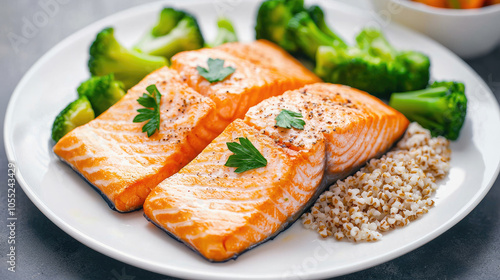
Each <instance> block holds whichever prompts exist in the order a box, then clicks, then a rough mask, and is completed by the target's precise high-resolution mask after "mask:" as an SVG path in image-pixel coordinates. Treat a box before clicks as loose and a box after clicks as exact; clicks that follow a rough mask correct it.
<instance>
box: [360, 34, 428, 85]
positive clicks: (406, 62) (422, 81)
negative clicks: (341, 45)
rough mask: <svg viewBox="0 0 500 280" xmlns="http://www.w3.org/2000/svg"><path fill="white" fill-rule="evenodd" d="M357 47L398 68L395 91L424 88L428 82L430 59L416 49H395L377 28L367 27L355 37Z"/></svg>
mask: <svg viewBox="0 0 500 280" xmlns="http://www.w3.org/2000/svg"><path fill="white" fill-rule="evenodd" d="M356 42H357V43H358V47H359V48H361V49H362V50H365V51H366V52H368V53H369V54H370V55H372V56H375V57H380V58H382V59H383V60H384V61H387V62H388V63H392V64H394V66H393V67H394V68H396V69H399V70H398V71H397V72H395V73H396V74H398V75H399V77H398V86H397V91H412V90H418V89H423V88H425V87H426V86H427V85H428V83H429V77H430V60H429V58H428V57H427V56H426V55H424V54H422V53H419V52H416V51H402V52H400V51H397V50H396V49H395V48H394V47H393V46H392V45H391V44H389V42H388V41H387V39H386V38H385V37H384V35H383V34H382V32H381V31H380V30H378V29H372V28H367V29H364V30H362V31H361V33H359V35H358V36H357V37H356Z"/></svg>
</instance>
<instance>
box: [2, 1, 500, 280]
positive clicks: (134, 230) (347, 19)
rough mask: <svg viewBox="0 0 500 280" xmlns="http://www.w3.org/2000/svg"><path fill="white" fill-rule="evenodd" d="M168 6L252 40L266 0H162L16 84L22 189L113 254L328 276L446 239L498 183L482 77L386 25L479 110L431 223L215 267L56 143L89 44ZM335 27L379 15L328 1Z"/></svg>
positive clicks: (276, 248)
mask: <svg viewBox="0 0 500 280" xmlns="http://www.w3.org/2000/svg"><path fill="white" fill-rule="evenodd" d="M165 4H171V5H174V6H177V7H182V8H185V9H187V10H189V11H191V12H193V13H194V14H195V15H196V16H197V17H198V19H199V21H200V23H201V26H202V28H203V29H204V32H205V35H206V37H207V38H213V35H214V32H215V20H216V17H217V15H218V14H219V13H222V12H224V13H225V14H226V15H228V16H229V17H230V18H231V19H232V20H233V21H234V22H235V24H236V28H237V30H238V33H239V35H240V37H241V38H242V39H243V40H244V41H250V40H252V38H253V36H254V32H253V26H254V18H255V13H256V9H257V7H258V3H257V2H255V1H250V2H248V1H237V0H236V1H235V0H231V1H218V2H206V1H205V2H194V1H186V2H183V3H179V1H178V2H176V3H154V4H150V5H144V6H140V7H136V8H133V9H130V10H127V11H124V12H120V13H118V14H116V15H113V16H110V17H108V18H106V19H104V20H101V21H99V22H96V23H94V24H92V25H90V26H88V27H87V28H84V29H83V30H81V31H79V32H77V33H75V34H74V35H72V36H70V37H69V38H67V39H66V40H64V41H63V42H61V43H60V44H58V45H57V46H56V47H54V48H53V49H52V50H51V51H49V52H48V53H47V54H45V55H44V56H43V57H42V58H41V59H40V60H39V61H38V62H37V63H36V64H35V65H34V66H33V67H32V68H31V69H30V70H29V71H28V73H26V75H25V76H24V78H23V79H22V80H21V82H20V83H19V85H18V87H17V88H16V90H15V92H14V94H13V96H12V98H11V100H10V103H9V107H8V110H7V115H6V118H5V132H4V136H5V145H6V150H7V155H8V158H9V160H11V161H13V162H15V163H16V165H17V168H18V170H17V177H18V180H19V183H20V185H21V186H22V188H23V189H24V191H25V192H26V194H27V195H28V196H29V198H30V199H31V200H32V201H33V203H35V205H36V206H37V207H38V208H39V209H40V210H41V211H42V212H43V213H44V214H45V215H46V216H47V217H48V218H49V219H51V220H52V221H53V222H54V223H55V224H56V225H57V226H59V227H60V228H61V229H63V230H64V231H65V232H67V233H68V234H70V235H71V236H73V237H74V238H76V239H77V240H79V241H80V242H82V243H84V244H85V245H87V246H89V247H91V248H93V249H95V250H97V251H99V252H101V253H104V254H106V255H108V256H110V257H112V258H115V259H118V260H120V261H123V262H126V263H129V264H131V265H135V266H138V267H141V268H144V269H147V270H151V271H154V272H158V273H163V274H168V275H172V276H178V277H187V278H206V279H256V278H261V279H268V278H273V279H276V278H285V277H292V278H293V277H295V278H301V279H302V278H320V277H321V278H323V277H331V276H337V275H341V274H346V273H350V272H354V271H358V270H361V269H364V268H368V267H370V266H374V265H377V264H379V263H382V262H385V261H388V260H390V259H393V258H396V257H398V256H400V255H402V254H405V253H407V252H409V251H411V250H413V249H415V248H417V247H419V246H421V245H423V244H425V243H427V242H429V241H430V240H432V239H433V238H435V237H437V236H438V235H440V234H441V233H443V232H444V231H446V230H447V229H449V228H450V227H451V226H453V225H454V224H456V223H457V222H458V221H460V220H461V219H462V218H463V217H464V216H465V215H467V214H468V213H469V212H470V211H471V210H472V209H473V208H474V207H475V206H476V205H477V204H478V203H479V201H481V199H482V198H483V197H484V195H485V194H486V193H487V191H488V190H489V188H490V187H491V185H492V184H493V182H494V180H495V178H496V176H497V174H498V168H499V159H500V149H499V148H498V143H500V130H499V129H498V128H499V127H500V114H499V109H498V105H497V102H496V101H495V99H494V97H493V95H492V93H491V92H490V90H489V89H488V87H487V86H486V85H485V84H484V82H483V81H482V80H481V79H480V78H479V77H478V75H477V74H476V73H474V71H472V70H471V69H470V68H469V67H468V66H467V65H466V64H465V63H464V62H462V61H461V60H460V59H459V58H457V57H456V56H455V55H453V54H452V53H451V52H450V51H448V50H446V49H445V48H443V47H442V46H440V45H438V44H437V43H435V42H433V41H431V40H429V39H428V38H426V37H423V36H421V35H418V34H416V33H413V32H410V31H409V30H407V29H404V28H401V27H398V26H394V25H388V26H386V28H385V31H386V34H387V36H388V37H389V40H390V41H391V42H393V43H394V45H396V46H397V47H398V48H401V49H417V50H420V51H423V52H425V53H427V54H429V55H430V56H431V58H432V63H433V66H432V73H433V76H434V78H436V79H454V80H459V81H464V82H465V84H466V86H467V96H468V97H469V102H470V103H469V108H470V109H469V113H468V115H467V121H466V123H465V127H464V128H463V130H462V135H461V137H460V140H459V141H457V142H454V143H452V150H453V155H452V161H451V166H452V168H451V171H450V173H449V176H448V178H447V179H446V180H445V181H444V182H442V183H441V186H440V188H439V190H438V192H437V194H436V206H435V207H434V208H433V209H432V210H431V211H430V212H429V213H428V214H427V215H425V216H424V217H423V218H422V219H420V220H418V221H416V222H414V223H411V224H410V225H409V226H407V227H405V228H403V229H399V230H395V231H392V232H390V233H388V234H386V235H385V236H384V238H383V240H382V241H380V242H374V243H359V244H354V243H349V242H337V241H335V240H333V239H331V238H330V239H327V240H322V239H320V238H319V237H318V235H317V233H315V232H313V231H309V230H306V229H304V228H303V227H302V225H301V224H300V223H296V224H294V225H293V226H292V227H291V228H290V229H288V230H287V231H285V232H283V233H282V234H280V235H279V236H278V237H277V238H276V239H275V240H273V241H270V242H267V243H265V244H263V245H261V246H259V247H257V248H255V249H253V250H251V251H249V252H247V253H245V254H243V255H242V256H241V257H239V258H238V259H237V260H236V261H229V262H227V263H223V264H213V263H209V262H207V261H205V260H204V259H202V258H201V257H199V256H198V255H197V254H195V253H194V252H192V251H191V250H189V249H188V248H187V247H186V246H184V245H182V244H180V243H178V242H177V241H175V240H173V239H172V238H170V237H169V236H167V235H166V234H165V233H163V232H162V231H160V230H158V229H157V228H156V227H154V226H153V225H151V224H149V223H148V222H147V221H146V219H144V218H143V216H142V211H137V212H133V213H130V214H119V213H116V212H114V211H111V210H110V209H109V208H108V206H107V204H106V203H105V202H104V200H103V199H102V198H101V196H100V195H99V194H97V192H95V191H94V190H93V189H92V188H91V187H90V186H89V185H88V184H87V183H86V182H85V181H84V180H83V179H82V178H80V177H79V176H78V175H77V174H76V173H75V172H73V171H72V170H71V169H70V168H69V167H68V166H67V165H65V164H63V163H62V162H60V161H59V160H57V158H56V157H55V156H54V154H53V153H52V151H51V148H52V145H53V143H52V142H51V140H50V130H51V124H52V121H53V120H54V117H55V116H56V115H57V113H58V112H59V111H60V110H61V109H62V108H63V107H64V106H65V105H66V104H68V103H69V102H70V101H72V100H73V99H74V98H75V96H76V91H75V89H76V87H77V85H78V84H79V83H80V82H81V81H83V80H85V79H86V78H87V77H88V72H87V68H86V63H87V59H88V54H87V53H88V47H89V44H90V43H91V42H92V40H93V39H94V37H95V35H96V34H97V32H98V31H99V30H101V29H102V28H103V27H105V26H110V25H112V26H115V27H116V36H117V37H118V39H119V40H120V41H122V42H124V44H125V45H131V44H132V43H133V42H134V41H135V40H137V39H138V37H139V36H140V35H141V34H142V32H143V31H144V30H146V28H148V27H149V26H150V25H151V24H153V22H154V20H155V18H156V16H157V14H158V12H159V11H160V8H161V7H162V6H163V5H165ZM322 5H323V7H324V8H325V9H326V12H327V14H328V16H329V20H330V23H331V24H332V25H333V26H335V28H336V29H337V30H338V31H339V33H341V35H344V37H346V38H350V39H352V38H353V36H354V34H355V32H356V31H357V30H359V29H360V28H361V27H362V26H364V25H365V24H368V23H373V22H374V20H375V19H374V18H373V17H372V16H371V15H370V14H368V13H366V12H362V11H360V10H355V9H353V8H350V7H349V6H345V5H342V4H339V3H336V2H333V1H324V3H323V2H322Z"/></svg>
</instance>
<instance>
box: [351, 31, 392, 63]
mask: <svg viewBox="0 0 500 280" xmlns="http://www.w3.org/2000/svg"><path fill="white" fill-rule="evenodd" d="M356 42H357V44H358V46H359V48H360V49H362V50H365V51H367V52H368V53H369V54H370V55H373V56H376V57H380V58H382V59H384V60H386V61H391V60H394V59H395V58H396V56H397V55H398V51H396V49H395V48H394V47H393V46H392V45H391V44H389V42H388V41H387V39H386V38H385V37H384V35H383V34H382V32H380V30H377V29H363V30H362V31H361V32H360V33H359V35H358V36H357V37H356Z"/></svg>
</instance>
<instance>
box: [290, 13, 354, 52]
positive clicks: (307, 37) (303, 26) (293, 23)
mask: <svg viewBox="0 0 500 280" xmlns="http://www.w3.org/2000/svg"><path fill="white" fill-rule="evenodd" d="M288 29H289V30H290V31H291V32H292V33H293V35H294V37H295V38H296V41H297V44H298V45H299V47H300V49H301V50H302V51H303V52H304V54H305V55H306V56H307V57H309V58H310V59H312V60H314V59H315V58H316V52H317V51H318V48H319V47H321V46H332V47H335V48H343V47H344V45H343V41H338V40H336V39H335V38H332V37H330V36H328V35H326V34H325V33H323V31H321V30H320V29H319V28H318V26H317V25H316V23H314V21H313V20H312V19H311V17H310V16H309V14H308V13H307V12H301V13H298V14H297V15H295V17H293V18H292V20H290V22H289V23H288Z"/></svg>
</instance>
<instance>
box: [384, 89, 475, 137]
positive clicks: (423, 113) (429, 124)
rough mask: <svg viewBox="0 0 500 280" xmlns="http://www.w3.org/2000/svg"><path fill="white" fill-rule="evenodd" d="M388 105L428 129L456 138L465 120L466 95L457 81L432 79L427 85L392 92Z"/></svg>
mask: <svg viewBox="0 0 500 280" xmlns="http://www.w3.org/2000/svg"><path fill="white" fill-rule="evenodd" d="M389 105H390V106H391V107H393V108H394V109H396V110H398V111H399V112H401V113H403V114H404V115H405V116H406V117H407V118H408V119H409V120H410V121H416V122H418V123H419V124H420V125H421V126H423V127H424V128H427V129H429V130H430V131H431V134H432V136H437V135H442V136H444V137H446V138H448V139H450V140H456V139H457V138H458V136H459V133H460V129H461V128H462V125H463V123H464V121H465V115H466V113H467V97H466V96H465V86H464V84H462V83H458V82H434V83H433V84H432V85H431V86H430V87H428V88H426V89H423V90H418V91H412V92H402V93H394V94H392V96H391V99H390V101H389Z"/></svg>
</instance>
